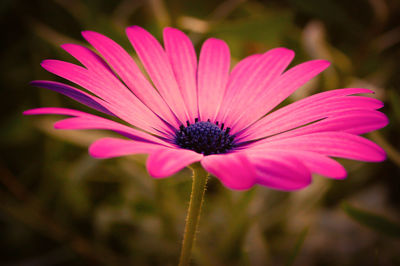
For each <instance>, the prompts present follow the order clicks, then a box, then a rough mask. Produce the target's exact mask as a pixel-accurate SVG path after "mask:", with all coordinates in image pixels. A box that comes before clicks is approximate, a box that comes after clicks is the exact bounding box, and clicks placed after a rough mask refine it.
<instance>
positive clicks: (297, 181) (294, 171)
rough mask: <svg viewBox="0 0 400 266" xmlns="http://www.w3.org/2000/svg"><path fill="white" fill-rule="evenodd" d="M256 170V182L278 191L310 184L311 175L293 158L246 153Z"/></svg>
mask: <svg viewBox="0 0 400 266" xmlns="http://www.w3.org/2000/svg"><path fill="white" fill-rule="evenodd" d="M247 153H248V154H249V155H248V156H249V158H250V160H251V162H252V164H253V165H254V167H255V169H256V182H257V183H258V184H260V185H263V186H267V187H270V188H274V189H278V190H285V191H291V190H297V189H301V188H304V187H306V186H308V185H309V184H310V183H311V173H310V171H309V170H308V168H307V167H306V166H305V165H304V164H303V163H302V162H301V161H300V160H299V159H298V158H296V157H295V156H292V155H290V154H287V153H286V154H284V153H276V152H270V151H268V152H263V153H259V152H258V153H257V152H251V151H250V152H249V151H248V152H247Z"/></svg>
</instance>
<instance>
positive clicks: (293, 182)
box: [25, 26, 388, 190]
mask: <svg viewBox="0 0 400 266" xmlns="http://www.w3.org/2000/svg"><path fill="white" fill-rule="evenodd" d="M82 34H83V37H84V38H85V39H86V40H87V41H88V42H89V43H90V44H91V45H92V46H93V47H94V48H95V49H96V50H97V52H98V53H99V54H100V55H101V56H102V57H99V56H98V55H97V54H96V53H94V52H92V51H91V50H90V49H88V48H86V47H83V46H80V45H76V44H64V45H62V48H63V49H64V50H66V51H67V52H68V53H70V54H71V55H72V56H73V57H75V58H76V59H77V60H78V61H79V62H80V63H81V64H82V65H83V66H79V65H75V64H72V63H68V62H63V61H58V60H45V61H43V62H42V66H43V68H45V69H46V70H47V71H49V72H51V73H54V74H56V75H58V76H60V77H62V78H65V79H67V80H69V81H71V82H73V83H75V84H77V85H79V86H81V87H83V88H85V89H86V90H87V91H89V92H91V94H89V93H86V92H84V91H83V90H80V89H77V88H74V87H71V86H69V85H66V84H63V83H58V82H52V81H34V82H32V84H33V85H35V86H38V87H43V88H47V89H51V90H54V91H57V92H59V93H62V94H64V95H66V96H68V97H71V98H73V99H75V100H76V101H79V102H81V103H83V104H85V105H87V106H90V107H92V108H93V109H95V110H97V111H100V112H103V113H105V114H107V115H110V116H113V117H117V118H119V119H121V120H123V121H125V122H127V123H129V124H130V125H132V127H131V126H126V125H124V124H122V123H118V122H114V121H111V120H108V119H105V118H102V117H99V116H96V115H92V114H88V113H84V112H80V111H76V110H71V109H65V108H55V107H54V108H53V107H51V108H38V109H33V110H28V111H26V112H25V114H28V115H33V114H59V115H67V116H71V117H70V118H67V119H63V120H60V121H58V122H57V123H56V124H55V128H57V129H107V130H112V131H115V132H118V133H119V134H121V135H123V136H125V137H126V138H125V139H122V138H103V139H99V140H97V141H96V142H94V143H93V144H92V145H91V146H90V148H89V152H90V154H91V155H92V156H94V157H96V158H111V157H117V156H123V155H129V154H138V153H146V154H149V157H148V160H147V169H148V171H149V173H150V175H151V176H153V177H155V178H163V177H167V176H170V175H172V174H174V173H176V172H177V171H179V170H181V169H182V168H184V167H185V166H187V165H189V164H192V163H195V162H200V163H201V165H202V166H203V167H204V168H205V169H206V170H207V171H208V172H209V173H211V174H213V175H215V176H216V177H217V178H218V179H219V180H220V181H221V182H222V183H223V184H224V185H225V186H226V187H228V188H231V189H237V190H243V189H248V188H251V187H252V186H253V185H255V184H260V185H263V186H267V187H270V188H274V189H280V190H296V189H300V188H304V187H306V186H307V185H309V184H310V183H311V174H312V173H317V174H320V175H324V176H326V177H330V178H336V179H341V178H344V177H345V176H346V171H345V169H344V168H343V166H342V165H340V164H339V163H338V162H337V161H335V160H333V159H331V158H330V157H341V158H347V159H353V160H360V161H367V162H379V161H382V160H384V159H385V152H384V151H383V150H382V148H380V147H379V146H378V145H376V144H375V143H373V142H371V141H369V140H367V139H365V138H363V137H360V136H358V135H360V134H364V133H367V132H370V131H373V130H377V129H379V128H382V127H384V126H385V125H387V124H388V119H387V117H386V116H385V115H384V114H382V113H381V112H378V111H377V109H379V108H381V107H382V106H383V104H382V102H381V101H379V100H376V99H373V98H369V97H364V96H354V94H359V93H371V91H370V90H367V89H359V88H349V89H339V90H332V91H326V92H322V93H318V94H316V95H313V96H310V97H307V98H305V99H302V100H300V101H297V102H295V103H292V104H290V105H287V106H285V107H282V108H280V109H278V110H276V111H272V110H273V109H274V108H275V107H276V106H277V105H278V104H280V103H281V102H282V101H283V100H285V99H286V98H287V97H288V96H289V95H291V94H292V93H293V92H294V91H295V90H296V89H297V88H299V87H300V86H302V85H303V84H305V83H306V82H307V81H309V80H310V79H312V78H313V77H315V76H316V75H318V74H319V73H320V72H322V71H323V70H324V69H325V68H327V67H328V66H329V63H328V62H327V61H325V60H313V61H309V62H306V63H303V64H300V65H297V66H295V67H293V68H291V69H289V70H287V71H285V69H286V68H287V66H288V65H289V64H290V62H291V60H292V59H293V57H294V52H293V51H291V50H288V49H285V48H276V49H272V50H269V51H267V52H266V53H264V54H255V55H252V56H249V57H247V58H245V59H243V60H242V61H240V62H239V63H238V64H237V65H236V66H235V67H234V68H233V69H232V71H230V53H229V48H228V46H227V45H226V43H225V42H223V41H222V40H218V39H215V38H210V39H208V40H206V41H205V42H204V44H203V46H202V48H201V52H200V57H199V59H198V60H197V57H196V53H195V50H194V48H193V45H192V43H191V41H190V40H189V38H188V37H187V36H186V35H185V34H184V33H182V32H181V31H179V30H177V29H173V28H166V29H165V30H164V48H163V47H162V46H161V45H160V43H159V42H158V41H157V40H156V39H155V38H154V37H153V36H152V35H151V34H149V33H148V32H147V31H145V30H144V29H142V28H140V27H137V26H132V27H129V28H127V35H128V38H129V40H130V41H131V43H132V45H133V47H134V48H135V50H136V53H137V55H138V56H139V58H140V60H141V62H142V64H143V66H144V68H145V70H146V72H147V74H148V76H149V77H150V79H151V82H150V81H149V80H148V79H146V77H145V75H144V74H143V73H142V72H141V70H140V69H139V67H138V66H137V64H136V63H135V61H134V60H133V59H132V57H131V56H130V55H129V54H128V53H127V52H126V51H125V50H124V49H122V48H121V46H119V45H118V44H117V43H115V42H114V41H112V40H111V39H109V38H107V37H105V36H103V35H101V34H99V33H96V32H91V31H85V32H83V33H82ZM197 61H198V62H197ZM267 113H268V114H267ZM265 114H267V115H266V116H265Z"/></svg>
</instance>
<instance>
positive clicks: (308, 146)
mask: <svg viewBox="0 0 400 266" xmlns="http://www.w3.org/2000/svg"><path fill="white" fill-rule="evenodd" d="M269 148H271V149H285V150H286V149H287V150H303V151H311V152H317V153H320V154H323V155H327V156H333V157H341V158H347V159H353V160H359V161H366V162H380V161H383V160H385V158H386V154H385V151H384V150H383V149H382V148H381V147H379V146H378V145H376V144H375V143H373V142H372V141H370V140H368V139H365V138H363V137H360V136H356V135H352V134H349V133H345V132H318V133H312V134H308V135H301V136H295V137H291V138H285V139H280V140H279V139H278V140H275V141H274V140H273V139H272V138H267V139H265V140H261V141H258V142H256V143H254V146H253V147H252V148H249V149H256V150H259V149H262V150H267V149H269Z"/></svg>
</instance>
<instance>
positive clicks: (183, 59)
mask: <svg viewBox="0 0 400 266" xmlns="http://www.w3.org/2000/svg"><path fill="white" fill-rule="evenodd" d="M164 46H165V51H166V53H167V55H168V58H169V61H170V62H171V66H172V70H173V71H174V74H175V78H176V81H177V82H178V85H179V88H180V91H181V93H182V97H183V100H184V102H185V104H186V109H187V110H188V112H189V115H190V118H191V119H190V121H189V122H191V123H194V120H195V118H197V117H198V116H199V111H198V107H197V84H196V75H197V57H196V51H195V50H194V47H193V44H192V42H191V40H190V39H189V37H187V36H186V35H185V34H184V33H183V32H181V31H180V30H177V29H174V28H165V29H164Z"/></svg>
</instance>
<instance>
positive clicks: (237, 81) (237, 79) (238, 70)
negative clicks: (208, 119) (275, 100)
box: [216, 54, 262, 122]
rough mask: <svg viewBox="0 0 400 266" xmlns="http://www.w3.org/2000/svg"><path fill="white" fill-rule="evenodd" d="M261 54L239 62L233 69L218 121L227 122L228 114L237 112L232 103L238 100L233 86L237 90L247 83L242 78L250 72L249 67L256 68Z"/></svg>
mask: <svg viewBox="0 0 400 266" xmlns="http://www.w3.org/2000/svg"><path fill="white" fill-rule="evenodd" d="M261 56H262V55H261V54H253V55H250V56H248V57H246V58H244V59H242V60H241V61H239V62H238V63H237V64H236V65H235V66H234V67H233V69H232V71H231V73H230V75H229V78H228V85H227V89H226V90H225V94H224V97H223V100H222V103H221V107H220V110H219V112H218V114H217V118H216V121H220V122H224V121H225V120H226V116H227V114H229V113H231V112H233V111H234V110H235V108H232V107H234V105H232V104H231V102H232V101H233V100H234V99H236V97H235V91H234V90H232V89H231V87H232V86H235V87H237V88H240V87H241V84H244V83H246V80H247V79H244V78H242V77H243V76H244V75H243V74H244V73H246V71H247V70H248V68H249V67H251V66H254V65H255V63H256V62H257V60H258V58H260V57H261Z"/></svg>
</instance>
